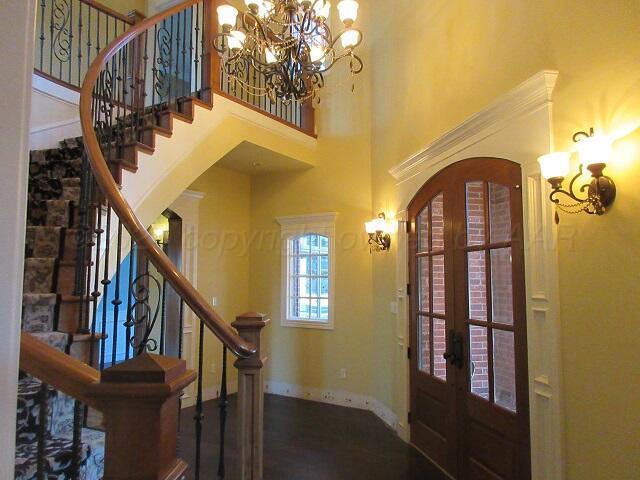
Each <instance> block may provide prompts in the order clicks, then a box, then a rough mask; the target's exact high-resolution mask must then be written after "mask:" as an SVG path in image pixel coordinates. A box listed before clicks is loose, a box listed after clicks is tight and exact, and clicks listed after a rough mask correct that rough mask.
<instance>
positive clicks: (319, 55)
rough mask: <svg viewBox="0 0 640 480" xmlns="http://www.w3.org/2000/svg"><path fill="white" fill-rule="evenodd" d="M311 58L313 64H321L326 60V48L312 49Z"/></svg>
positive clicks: (317, 47)
mask: <svg viewBox="0 0 640 480" xmlns="http://www.w3.org/2000/svg"><path fill="white" fill-rule="evenodd" d="M309 57H310V58H311V61H312V62H313V63H316V62H320V61H321V60H322V59H323V58H324V48H322V47H319V46H318V45H314V46H313V47H311V51H310V52H309Z"/></svg>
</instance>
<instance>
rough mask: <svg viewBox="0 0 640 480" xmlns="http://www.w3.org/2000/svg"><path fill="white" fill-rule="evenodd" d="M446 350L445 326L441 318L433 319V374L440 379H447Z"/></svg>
mask: <svg viewBox="0 0 640 480" xmlns="http://www.w3.org/2000/svg"><path fill="white" fill-rule="evenodd" d="M446 351H447V326H446V324H445V321H444V320H443V319H441V318H434V319H433V376H434V377H436V378H439V379H440V380H444V381H446V380H447V361H446V360H445V359H444V354H445V352H446Z"/></svg>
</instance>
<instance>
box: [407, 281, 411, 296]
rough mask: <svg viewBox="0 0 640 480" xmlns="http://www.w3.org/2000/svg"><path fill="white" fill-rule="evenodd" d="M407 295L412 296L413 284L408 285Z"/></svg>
mask: <svg viewBox="0 0 640 480" xmlns="http://www.w3.org/2000/svg"><path fill="white" fill-rule="evenodd" d="M407 295H409V296H411V284H410V283H407Z"/></svg>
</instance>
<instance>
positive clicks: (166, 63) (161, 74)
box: [153, 25, 173, 98]
mask: <svg viewBox="0 0 640 480" xmlns="http://www.w3.org/2000/svg"><path fill="white" fill-rule="evenodd" d="M156 42H157V45H158V52H157V58H156V61H155V63H156V64H157V66H156V68H154V69H153V76H154V82H153V88H154V89H155V91H156V94H158V96H159V97H160V98H165V97H168V96H169V94H170V93H171V64H172V53H173V52H172V47H173V35H172V32H171V31H170V30H168V29H167V28H166V27H165V26H164V25H163V26H162V27H160V28H159V29H158V33H157V34H156Z"/></svg>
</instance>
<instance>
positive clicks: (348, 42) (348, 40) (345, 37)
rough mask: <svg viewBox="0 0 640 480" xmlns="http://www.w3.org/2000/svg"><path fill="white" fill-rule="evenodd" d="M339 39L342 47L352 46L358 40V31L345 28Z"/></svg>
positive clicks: (356, 43)
mask: <svg viewBox="0 0 640 480" xmlns="http://www.w3.org/2000/svg"><path fill="white" fill-rule="evenodd" d="M340 40H341V41H342V46H343V47H344V48H353V47H355V46H356V45H358V42H359V41H360V32H358V31H357V30H345V31H344V33H343V34H342V36H341V37H340Z"/></svg>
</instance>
